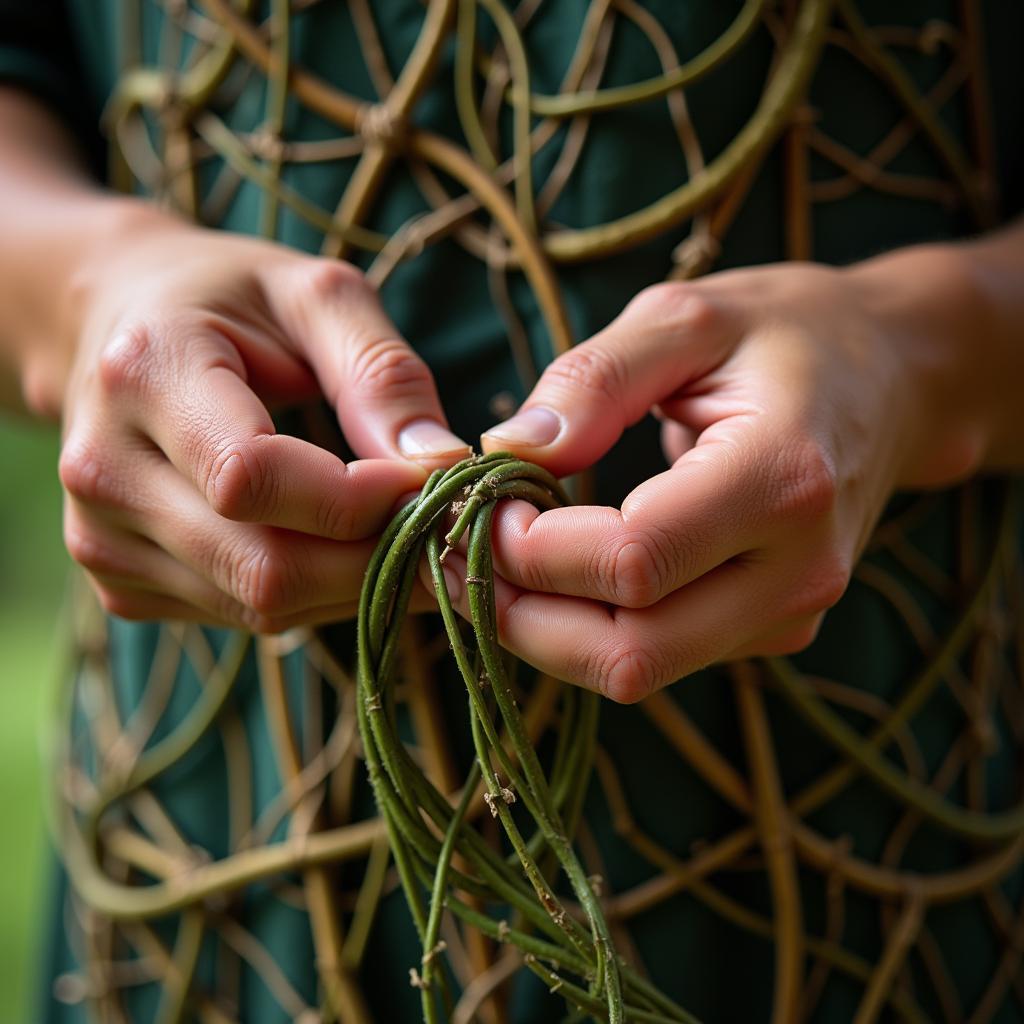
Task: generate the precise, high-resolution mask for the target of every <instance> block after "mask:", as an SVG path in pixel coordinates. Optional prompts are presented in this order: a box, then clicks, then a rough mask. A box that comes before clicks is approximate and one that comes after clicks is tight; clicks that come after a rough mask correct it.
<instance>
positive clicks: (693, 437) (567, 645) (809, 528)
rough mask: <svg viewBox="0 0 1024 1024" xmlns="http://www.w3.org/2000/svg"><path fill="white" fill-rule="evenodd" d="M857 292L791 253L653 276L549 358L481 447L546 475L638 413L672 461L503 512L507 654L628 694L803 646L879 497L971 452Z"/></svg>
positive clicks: (937, 475)
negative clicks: (628, 482)
mask: <svg viewBox="0 0 1024 1024" xmlns="http://www.w3.org/2000/svg"><path fill="white" fill-rule="evenodd" d="M862 284H863V283H862V282H860V281H859V280H858V279H857V276H856V274H854V273H853V272H851V271H840V270H832V269H828V268H825V267H820V266H813V265H807V264H803V265H796V264H794V265H790V266H777V267H767V268H760V269H754V270H744V271H735V272H730V273H723V274H719V275H715V276H713V277H709V278H706V279H704V280H702V281H699V282H695V283H688V284H683V283H669V284H661V285H656V286H654V287H652V288H648V289H647V290H645V291H644V292H642V293H641V294H640V295H638V296H637V297H636V298H635V299H634V300H633V301H632V302H631V303H630V304H629V305H628V306H627V308H626V309H625V311H624V312H623V313H622V314H621V315H620V316H619V317H618V318H617V319H616V320H615V321H614V322H613V323H612V324H610V325H609V326H608V327H607V328H606V329H605V330H603V331H602V332H600V333H599V334H598V335H597V336H595V337H594V338H592V339H590V340H589V341H587V342H584V343H583V344H581V345H579V346H577V347H576V348H575V349H574V350H572V351H571V352H569V353H568V354H566V355H563V356H562V357H560V358H559V359H557V360H555V361H554V362H553V363H552V364H551V365H550V366H549V367H548V369H547V371H546V372H545V373H544V375H543V377H542V378H541V380H540V382H539V383H538V384H537V387H536V388H535V390H534V391H533V393H532V394H531V395H530V396H529V398H528V399H527V401H526V402H525V404H524V406H523V408H522V409H521V410H520V412H519V413H518V414H517V415H516V417H514V418H513V419H512V420H509V421H507V422H506V423H504V424H499V425H498V426H497V427H495V428H493V429H492V430H490V431H488V432H487V433H486V434H485V435H484V447H485V449H486V450H492V451H493V450H499V449H510V450H512V451H515V452H517V453H518V454H520V455H522V456H523V457H524V458H528V459H531V460H533V461H535V462H538V463H541V464H542V465H544V466H546V467H547V468H548V469H550V470H551V471H552V472H554V473H555V474H557V475H559V476H563V475H566V474H570V473H575V472H578V471H579V470H582V469H584V468H586V467H588V466H590V465H592V464H593V463H594V462H596V461H597V460H598V459H599V458H601V456H603V455H604V454H605V453H606V452H607V451H608V450H609V449H610V448H611V446H612V445H613V444H614V443H615V442H616V441H617V440H618V439H619V437H620V436H621V434H622V432H623V430H624V429H625V428H626V427H627V426H630V425H631V424H633V423H636V422H637V421H638V420H640V419H641V418H643V417H644V416H645V415H647V414H648V413H650V412H652V411H653V412H655V413H656V414H657V415H659V416H660V417H661V418H662V421H663V431H662V444H663V448H664V450H665V454H666V456H667V458H668V460H669V462H670V468H669V469H667V470H666V471H665V472H663V473H659V474H658V475H657V476H654V477H652V478H651V479H649V480H645V481H644V482H643V483H641V484H640V485H639V486H638V487H637V488H636V489H635V490H633V491H632V492H631V493H630V494H629V495H628V497H627V498H626V499H625V501H624V502H623V503H622V507H621V508H619V509H615V508H609V507H595V506H583V507H579V506H578V507H572V508H564V509H556V510H554V511H548V512H543V513H540V512H538V511H537V509H535V508H534V507H533V506H531V505H529V504H528V503H526V502H521V501H512V502H505V503H503V505H502V507H501V508H500V509H499V510H498V512H497V514H496V517H495V528H494V538H493V539H494V561H495V568H496V572H497V573H498V574H499V576H500V578H499V579H498V580H497V581H496V588H497V606H498V608H497V611H498V626H499V633H500V636H501V640H502V643H503V644H504V645H505V646H506V647H508V648H510V649H511V650H512V651H514V652H515V653H517V654H518V655H519V656H521V657H522V658H524V659H525V660H526V661H528V662H530V663H531V664H533V665H535V666H537V667H538V668H541V669H542V670H544V671H546V672H549V673H551V674H553V675H555V676H557V677H559V678H562V679H565V680H568V681H570V682H575V683H579V684H582V685H584V686H587V687H590V688H593V689H596V690H598V691H599V692H601V693H603V694H605V695H607V696H609V697H611V698H612V699H613V700H617V701H623V702H632V701H636V700H639V699H641V698H643V697H644V696H646V695H647V694H649V693H651V692H652V691H653V690H655V689H657V688H659V687H661V686H664V685H666V684H667V683H670V682H672V681H673V680H676V679H678V678H680V677H682V676H685V675H687V674H688V673H690V672H693V671H694V670H696V669H698V668H700V667H702V666H705V665H707V664H709V663H711V662H714V661H719V660H722V659H729V658H736V657H745V656H752V655H772V654H783V653H791V652H795V651H798V650H800V649H802V648H804V647H805V646H807V645H808V644H809V643H810V642H811V641H812V640H813V638H814V636H815V634H816V632H817V630H818V628H819V625H820V624H821V621H822V617H823V615H824V612H825V610H826V609H827V608H829V607H830V606H831V605H832V604H834V603H835V602H836V601H838V600H839V598H840V596H841V595H842V594H843V592H844V590H845V589H846V586H847V583H848V581H849V578H850V573H851V569H852V566H853V564H854V561H855V560H856V558H857V556H858V554H859V553H860V551H861V550H862V548H863V546H864V544H865V541H866V540H867V538H868V536H869V534H870V532H871V530H872V528H873V527H874V525H875V523H876V521H877V519H878V517H879V515H880V513H881V511H882V509H883V507H884V505H885V503H886V501H887V500H888V498H889V497H890V495H891V494H892V492H893V491H894V490H895V489H896V488H897V487H901V486H938V485H943V484H947V483H951V482H953V481H955V480H957V479H959V478H961V477H963V476H964V475H966V474H968V473H970V472H971V471H972V470H973V469H974V468H975V466H976V465H977V461H978V458H979V456H980V444H981V442H980V437H979V431H978V430H976V429H975V425H974V424H973V423H969V422H966V421H963V422H961V421H958V420H957V418H956V417H955V416H953V415H951V414H950V412H949V407H948V405H947V404H946V403H945V401H944V399H945V395H946V390H945V389H946V385H947V381H948V373H946V370H947V369H948V368H947V367H946V365H945V364H944V362H943V359H942V357H941V354H940V353H938V352H936V350H935V347H934V346H933V345H931V344H930V339H929V338H928V337H920V336H917V335H915V334H914V332H911V331H901V330H899V329H896V328H895V326H894V325H893V324H891V323H890V322H889V321H887V319H886V317H885V316H884V315H882V314H881V313H878V312H876V305H877V304H876V303H874V296H875V292H874V290H873V288H874V282H873V283H872V287H870V288H869V287H863V286H862ZM884 305H885V304H884V302H883V303H881V304H880V305H878V308H879V309H881V308H884ZM940 378H941V384H940V383H939V382H940ZM448 564H449V565H450V566H451V569H452V570H453V571H452V572H450V573H449V579H450V581H451V579H453V578H454V577H455V576H457V575H459V574H461V575H462V576H464V575H465V572H464V568H463V567H464V565H465V563H464V561H463V560H462V559H461V558H460V557H459V556H458V555H457V554H456V553H454V552H453V553H452V556H451V558H450V559H449V563H448ZM459 591H460V592H459V594H458V595H457V602H456V603H457V605H458V606H460V607H461V608H462V609H463V610H465V608H466V601H465V587H464V586H460V587H459ZM453 596H454V595H453Z"/></svg>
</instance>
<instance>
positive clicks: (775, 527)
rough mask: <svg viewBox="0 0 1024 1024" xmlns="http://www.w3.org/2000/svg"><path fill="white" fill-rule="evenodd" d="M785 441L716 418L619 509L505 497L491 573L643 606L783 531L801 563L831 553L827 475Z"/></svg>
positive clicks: (777, 434)
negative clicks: (539, 505)
mask: <svg viewBox="0 0 1024 1024" xmlns="http://www.w3.org/2000/svg"><path fill="white" fill-rule="evenodd" d="M784 436H785V430H784V428H782V427H779V428H778V429H777V430H776V429H775V428H774V427H772V426H770V425H769V424H768V423H767V422H765V417H763V416H759V415H750V416H735V417H732V418H730V419H728V420H725V421H722V422H721V423H718V424H716V425H714V426H713V427H710V428H708V430H706V431H705V432H704V434H703V435H702V437H701V441H700V443H699V444H697V445H696V446H695V447H694V448H692V449H690V451H688V452H686V453H685V454H684V455H683V457H682V458H681V459H679V460H678V461H677V462H676V463H675V465H674V466H672V468H671V469H669V470H666V471H665V472H663V473H659V474H658V475H657V476H654V477H652V478H650V479H649V480H645V481H644V482H643V483H642V484H640V486H638V487H637V488H635V489H634V490H633V491H632V492H631V493H630V494H629V495H628V496H627V497H626V499H625V501H623V503H622V507H621V509H613V508H607V507H601V506H577V507H568V508H559V509H552V510H550V511H547V512H542V513H539V512H537V510H536V509H534V508H533V507H532V506H530V505H528V504H527V503H525V502H508V503H504V504H503V506H502V507H501V508H500V509H499V511H498V513H497V515H496V517H495V526H494V530H493V534H492V537H493V547H494V559H495V565H496V567H497V569H498V572H500V573H501V575H502V576H504V577H505V578H506V579H508V580H509V581H511V582H513V583H515V584H516V585H518V586H521V587H525V588H527V589H529V590H540V591H547V592H550V593H560V594H571V595H575V596H579V597H589V598H592V599H594V600H599V601H607V602H610V603H612V604H616V605H620V606H623V607H628V608H642V607H646V606H648V605H651V604H654V603H655V602H656V601H659V600H661V599H662V598H664V597H665V596H667V595H668V594H670V593H672V591H674V590H678V589H679V588H680V587H684V586H686V585H687V584H688V583H691V582H692V581H693V580H695V579H697V578H698V577H700V576H703V575H704V574H705V573H708V572H710V571H712V570H713V569H715V568H716V567H717V566H720V565H722V564H723V563H725V562H728V561H729V560H730V559H733V558H735V557H737V556H738V555H743V554H746V553H748V552H751V551H754V550H761V549H764V548H767V547H770V546H773V545H775V544H778V543H780V542H781V541H783V540H784V539H785V538H791V537H793V536H799V543H800V550H799V551H798V552H797V554H798V555H799V560H801V561H802V562H809V561H811V560H812V558H813V557H814V556H815V552H816V551H817V550H818V549H819V548H820V550H821V552H822V557H823V558H826V557H828V558H830V557H831V555H829V554H828V553H827V544H828V541H829V539H830V537H831V533H830V529H831V526H830V520H829V514H830V512H831V510H832V508H833V505H834V502H835V484H834V480H833V478H832V474H831V472H830V471H829V469H828V467H827V465H826V464H825V463H824V461H823V460H822V459H821V458H820V457H816V456H815V454H814V452H812V451H811V450H810V449H809V447H808V446H806V445H805V446H801V445H798V444H793V445H790V444H786V443H781V444H780V443H779V441H780V439H782V438H783V437H784ZM840 570H842V571H845V568H844V567H842V566H837V572H839V571H840Z"/></svg>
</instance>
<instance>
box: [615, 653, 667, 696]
mask: <svg viewBox="0 0 1024 1024" xmlns="http://www.w3.org/2000/svg"><path fill="white" fill-rule="evenodd" d="M599 664H600V669H601V678H600V679H599V680H597V686H598V689H599V690H600V692H602V693H603V694H604V695H605V696H606V697H607V698H608V699H609V700H613V701H615V703H616V704H636V703H637V702H638V701H641V700H643V699H644V698H645V697H649V696H650V695H651V694H652V693H653V692H654V691H655V690H656V689H657V688H658V687H659V686H661V685H662V684H664V683H666V682H668V681H669V680H668V679H667V678H666V677H665V674H664V672H663V670H662V667H661V665H660V664H659V659H658V658H657V657H656V656H655V655H654V654H653V653H652V652H651V651H650V650H647V649H645V648H643V647H639V646H637V645H636V644H635V643H628V642H620V643H619V644H617V645H615V646H614V647H612V648H611V649H610V650H609V651H608V652H606V654H605V655H604V658H603V659H602V660H601V662H600V663H599Z"/></svg>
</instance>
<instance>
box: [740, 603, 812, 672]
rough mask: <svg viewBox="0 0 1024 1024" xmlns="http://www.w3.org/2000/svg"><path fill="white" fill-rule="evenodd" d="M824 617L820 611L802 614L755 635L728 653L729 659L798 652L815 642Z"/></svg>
mask: <svg viewBox="0 0 1024 1024" xmlns="http://www.w3.org/2000/svg"><path fill="white" fill-rule="evenodd" d="M824 618H825V613H824V612H818V613H817V614H815V615H801V616H798V617H797V618H796V619H793V620H792V621H790V622H787V623H785V624H783V625H781V626H774V627H772V628H771V629H770V630H768V632H767V633H763V634H761V635H760V636H756V637H754V638H753V639H752V640H750V641H749V642H747V643H745V644H743V645H742V646H741V647H739V648H737V649H736V650H735V651H732V652H731V653H730V654H729V655H728V660H729V661H733V660H735V659H736V658H774V657H778V656H780V655H783V654H797V653H799V652H800V651H803V650H805V649H806V648H808V647H810V646H811V644H812V643H814V641H815V639H816V638H817V636H818V631H819V630H820V629H821V623H822V621H823V620H824Z"/></svg>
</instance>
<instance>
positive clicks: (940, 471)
mask: <svg viewBox="0 0 1024 1024" xmlns="http://www.w3.org/2000/svg"><path fill="white" fill-rule="evenodd" d="M964 253H965V250H964V249H963V248H962V247H958V246H955V245H934V246H921V247H915V248H912V249H905V250H899V251H897V252H894V253H890V254H887V255H884V256H880V257H877V258H875V259H872V260H868V261H866V262H864V263H861V264H857V265H855V266H853V267H851V268H849V269H848V270H847V271H844V273H845V274H846V276H847V279H848V281H849V283H850V284H851V285H852V287H853V289H854V293H855V296H856V299H857V301H858V302H859V304H860V306H861V308H862V309H863V310H864V311H865V313H866V314H867V316H868V317H869V319H870V320H871V322H873V323H874V324H875V325H876V326H877V328H878V333H879V337H880V338H882V339H884V344H885V345H886V346H887V348H888V349H889V354H891V355H893V356H894V357H895V360H896V364H897V365H898V366H899V367H900V371H901V373H900V376H901V386H902V389H903V391H904V394H903V396H902V398H901V404H902V405H903V406H904V409H906V410H907V411H908V416H907V421H906V426H905V428H904V429H905V430H906V431H907V434H908V436H907V437H906V438H905V440H906V445H905V446H904V451H905V452H906V454H905V457H904V458H903V460H902V462H901V464H900V466H899V467H898V471H897V481H896V483H897V486H899V487H904V488H920V487H944V486H950V485H952V484H954V483H957V482H959V481H960V480H963V479H966V478H967V477H969V476H971V475H972V474H973V473H975V472H977V471H978V470H979V469H980V468H982V467H983V466H984V465H985V464H986V462H987V460H988V456H989V452H990V450H991V447H992V439H993V434H994V431H995V424H994V423H993V420H992V403H991V382H990V377H991V367H990V366H989V360H988V359H987V353H986V351H985V348H986V347H985V345H984V344H980V345H979V344H978V340H979V335H981V334H984V333H985V331H986V329H987V327H986V319H987V311H986V304H985V302H984V298H983V295H982V293H981V291H980V289H979V288H978V284H977V281H976V280H975V278H974V275H973V274H972V273H971V267H970V261H969V259H966V258H965V255H964Z"/></svg>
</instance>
